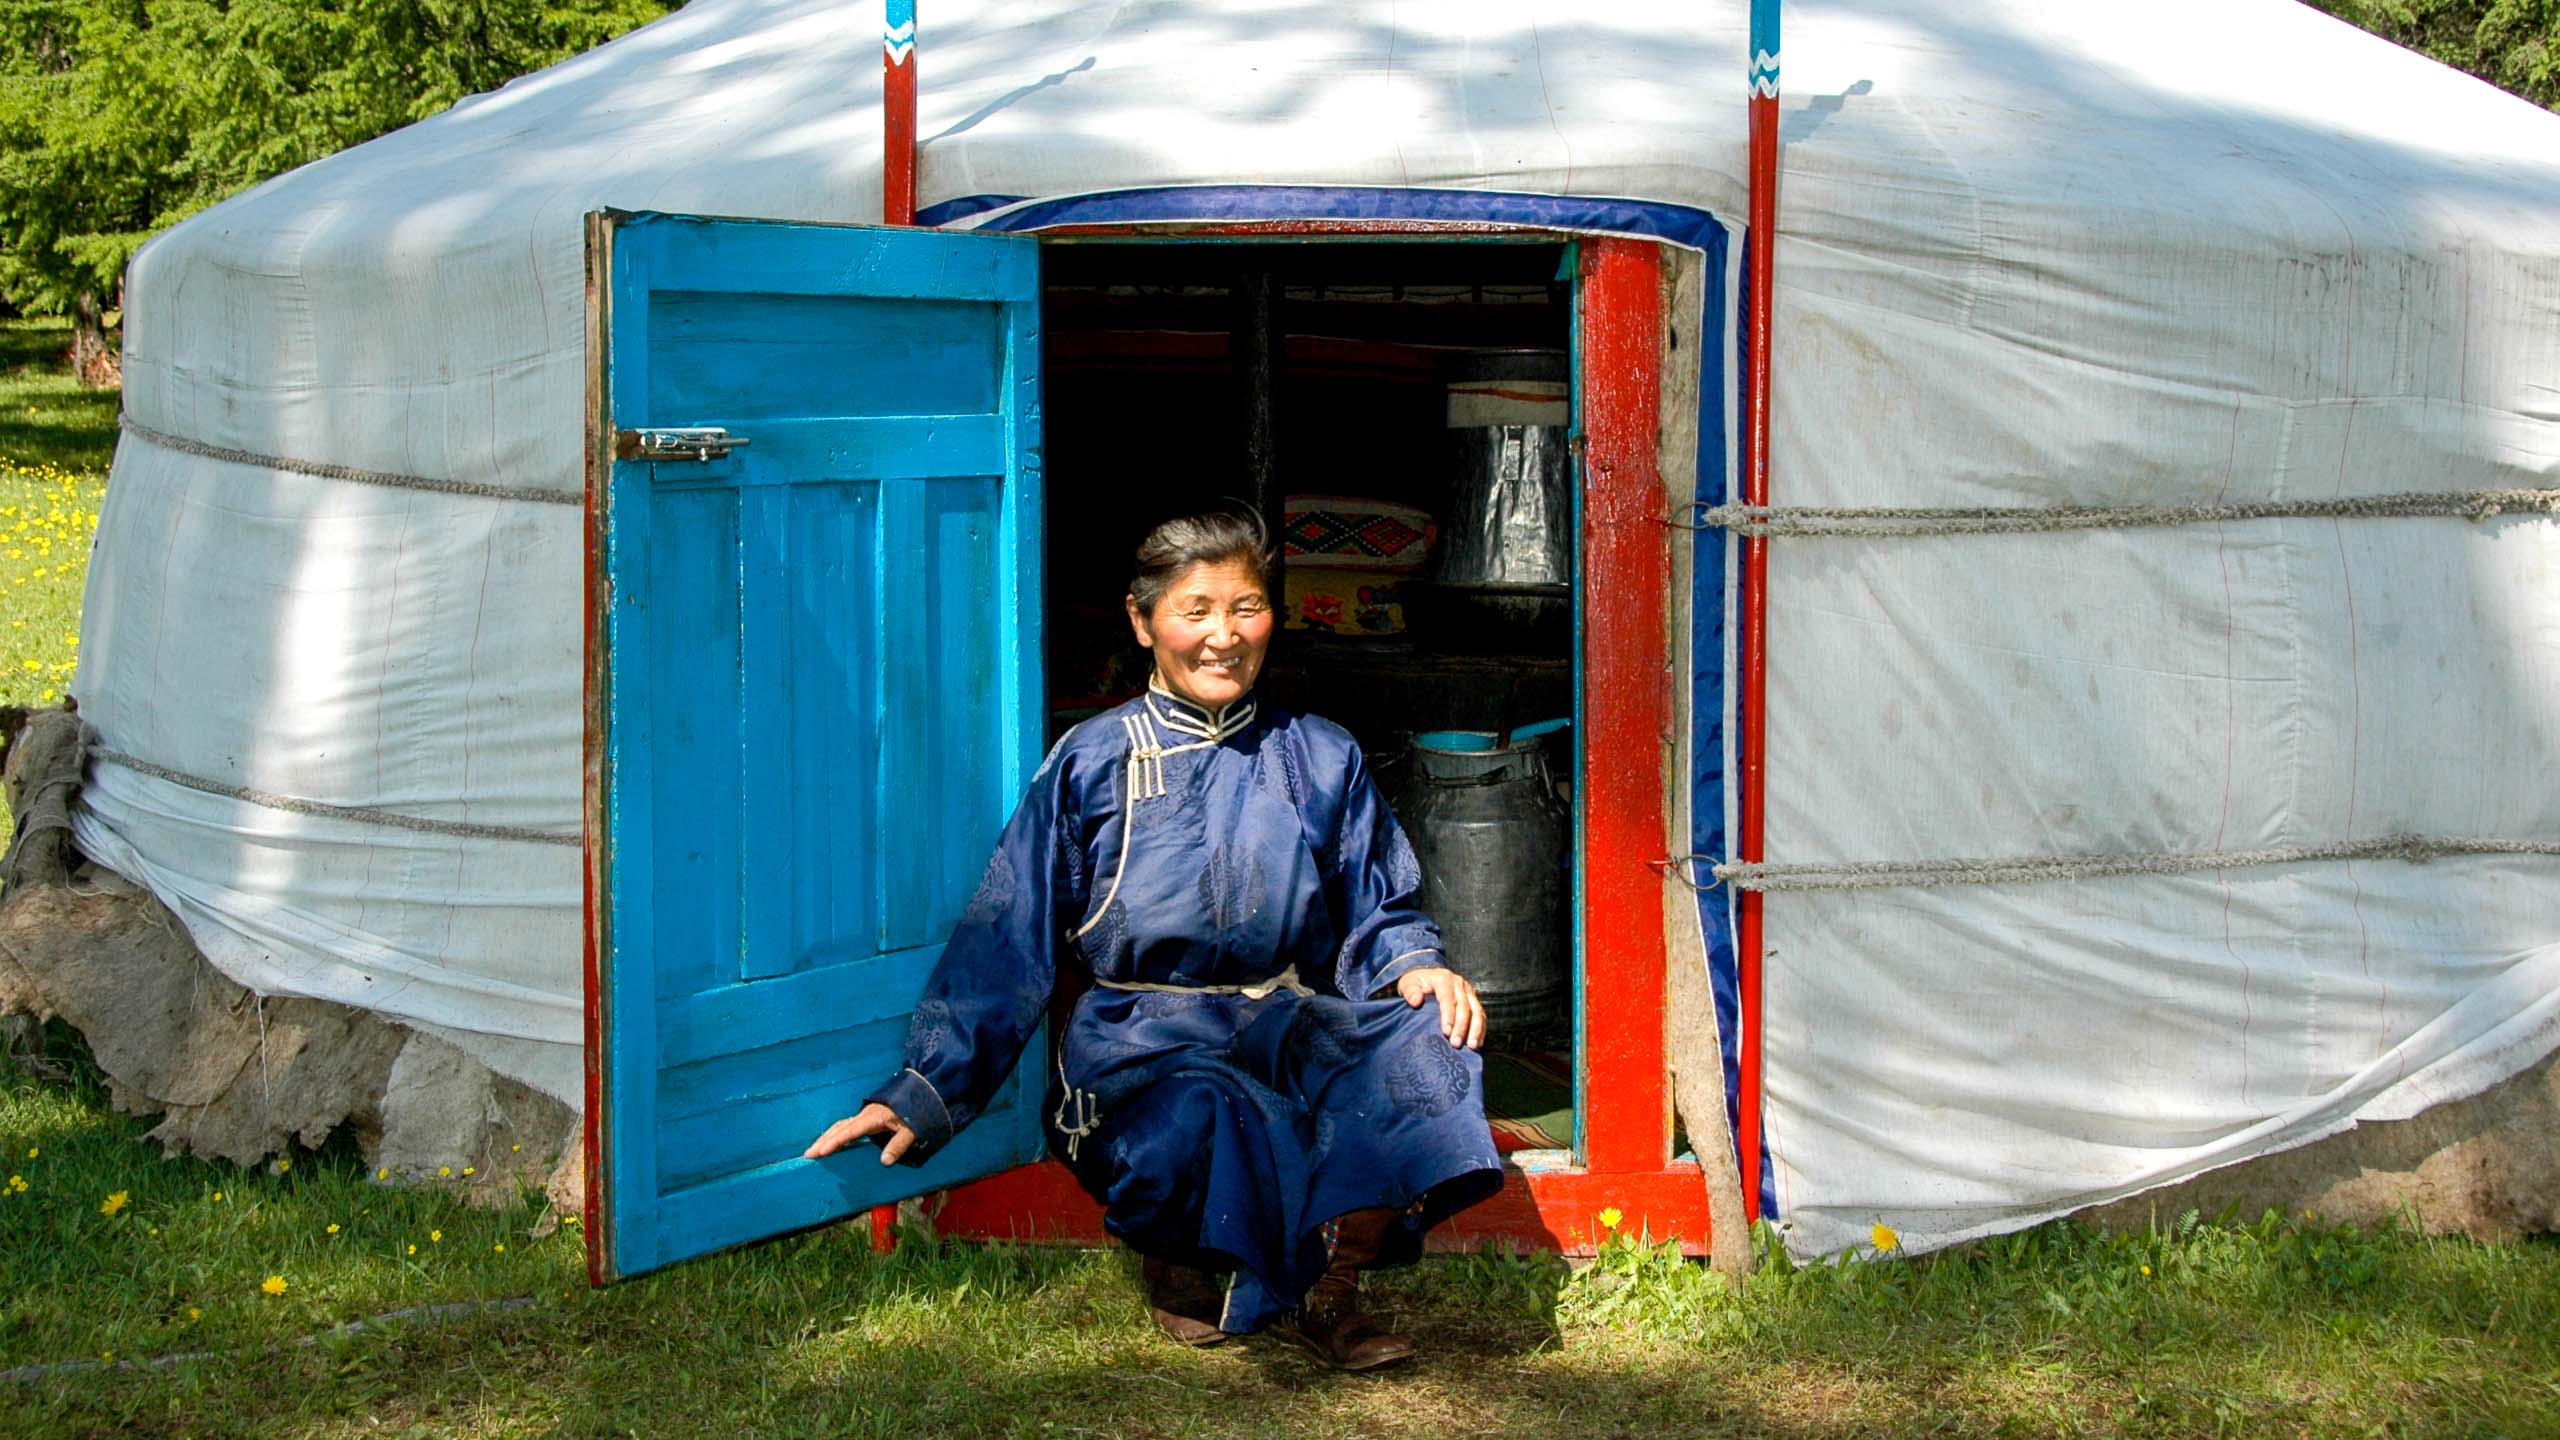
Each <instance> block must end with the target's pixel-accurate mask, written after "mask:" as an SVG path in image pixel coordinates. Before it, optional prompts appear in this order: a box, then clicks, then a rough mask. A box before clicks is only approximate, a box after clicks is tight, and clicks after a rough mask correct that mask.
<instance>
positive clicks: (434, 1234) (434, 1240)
mask: <svg viewBox="0 0 2560 1440" xmlns="http://www.w3.org/2000/svg"><path fill="white" fill-rule="evenodd" d="M427 1243H428V1244H430V1245H441V1244H443V1243H444V1232H443V1231H441V1230H430V1231H428V1232H427Z"/></svg>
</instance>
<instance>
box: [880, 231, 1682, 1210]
mask: <svg viewBox="0 0 2560 1440" xmlns="http://www.w3.org/2000/svg"><path fill="white" fill-rule="evenodd" d="M1041 233H1042V234H1043V235H1044V236H1060V235H1072V236H1093V237H1104V236H1114V235H1121V236H1137V235H1146V236H1150V237H1164V236H1167V235H1169V234H1178V235H1181V236H1197V237H1203V238H1209V237H1253V236H1263V237H1271V236H1288V237H1305V236H1317V235H1322V236H1354V235H1380V234H1388V235H1412V236H1426V235H1442V236H1447V235H1457V234H1473V235H1484V234H1488V233H1500V234H1509V235H1540V234H1544V233H1547V232H1536V231H1522V230H1518V229H1513V228H1509V227H1499V226H1487V225H1477V224H1455V225H1452V224H1446V223H1433V222H1428V221H1331V220H1328V221H1276V222H1270V223H1263V224H1230V225H1216V226H1185V227H1179V228H1174V227H1165V226H1157V225H1146V226H1136V225H1099V226H1076V227H1065V228H1061V229H1057V230H1049V231H1043V232H1041ZM1552 238H1554V239H1557V240H1564V241H1571V242H1572V243H1574V244H1575V245H1576V247H1577V254H1578V256H1579V263H1580V272H1579V278H1580V285H1579V287H1578V288H1579V294H1580V309H1579V314H1578V315H1577V317H1576V323H1577V324H1578V326H1579V327H1580V334H1579V336H1578V349H1579V353H1580V357H1581V376H1580V379H1581V422H1582V433H1583V478H1582V484H1583V490H1582V517H1583V524H1582V537H1581V538H1582V566H1583V570H1582V615H1583V621H1582V633H1583V644H1582V667H1583V669H1582V696H1583V700H1582V704H1583V716H1582V718H1583V744H1584V762H1583V789H1582V797H1581V799H1582V815H1583V852H1582V877H1583V878H1582V902H1583V947H1582V956H1583V959H1582V965H1581V969H1580V975H1579V977H1578V979H1579V982H1580V984H1581V986H1582V993H1581V996H1580V1001H1581V1005H1580V1011H1579V1013H1580V1016H1581V1029H1582V1033H1581V1047H1580V1050H1581V1053H1580V1065H1581V1081H1582V1094H1583V1136H1582V1143H1583V1153H1582V1154H1581V1155H1580V1156H1579V1157H1576V1156H1574V1155H1572V1154H1570V1153H1568V1152H1563V1151H1516V1152H1514V1153H1513V1154H1511V1155H1509V1156H1506V1157H1504V1158H1505V1164H1504V1167H1503V1186H1502V1191H1501V1193H1500V1194H1498V1195H1496V1196H1495V1197H1494V1198H1492V1199H1490V1200H1488V1201H1486V1202H1485V1203H1483V1204H1481V1205H1478V1206H1475V1207H1473V1208H1472V1209H1469V1210H1466V1211H1464V1212H1461V1213H1460V1214H1459V1215H1457V1216H1456V1217H1454V1218H1453V1219H1451V1220H1450V1221H1449V1223H1447V1224H1445V1225H1443V1226H1441V1227H1440V1228H1439V1229H1437V1230H1435V1231H1434V1232H1432V1235H1431V1248H1433V1249H1435V1250H1473V1249H1478V1248H1482V1247H1483V1246H1485V1245H1488V1244H1494V1245H1510V1246H1513V1247H1516V1248H1523V1249H1529V1250H1552V1251H1561V1252H1563V1253H1565V1254H1568V1255H1588V1254H1590V1253H1592V1252H1593V1251H1595V1250H1596V1249H1598V1247H1599V1245H1600V1242H1601V1241H1602V1240H1604V1239H1606V1238H1607V1236H1608V1234H1609V1233H1610V1227H1606V1226H1603V1225H1602V1224H1601V1221H1600V1215H1601V1212H1602V1211H1604V1210H1615V1211H1617V1212H1618V1216H1617V1220H1618V1223H1617V1226H1616V1227H1615V1228H1616V1229H1617V1230H1619V1231H1623V1232H1626V1233H1630V1234H1637V1235H1647V1236H1650V1237H1652V1238H1653V1239H1655V1240H1664V1239H1671V1240H1677V1241H1678V1242H1679V1243H1680V1247H1681V1249H1682V1250H1683V1251H1684V1252H1686V1253H1688V1254H1692V1255H1701V1254H1705V1253H1706V1248H1707V1194H1706V1185H1705V1182H1704V1179H1703V1177H1702V1176H1701V1175H1700V1173H1699V1170H1698V1166H1697V1165H1696V1163H1695V1162H1690V1161H1675V1160H1673V1159H1672V1158H1671V1092H1670V1085H1669V1083H1668V1070H1667V1067H1666V1063H1665V1062H1666V1060H1667V1056H1666V1053H1665V1048H1664V1039H1663V1036H1664V1026H1663V1006H1664V1002H1665V990H1664V981H1665V978H1666V975H1667V969H1666V966H1667V954H1666V938H1665V934H1664V928H1663V899H1662V877H1661V875H1660V873H1659V872H1658V871H1656V870H1655V869H1653V868H1652V865H1651V863H1650V862H1652V861H1655V860H1658V859H1659V858H1660V857H1661V856H1663V855H1664V854H1667V853H1671V851H1672V850H1677V849H1684V848H1685V845H1683V846H1672V847H1670V849H1666V848H1665V847H1666V845H1667V844H1668V839H1667V836H1668V830H1667V823H1668V821H1667V812H1666V809H1665V801H1664V796H1665V793H1666V789H1667V784H1668V783H1669V781H1668V772H1669V767H1670V764H1671V762H1672V757H1673V756H1676V755H1677V754H1678V737H1677V733H1676V730H1675V722H1676V711H1675V710H1674V708H1673V705H1672V685H1673V683H1674V676H1675V675H1676V674H1677V667H1676V666H1675V665H1674V664H1673V657H1672V655H1671V651H1670V643H1669V636H1670V634H1671V624H1670V614H1669V606H1670V602H1671V578H1672V569H1671V541H1672V530H1671V528H1670V527H1669V526H1668V525H1666V524H1664V523H1663V521H1664V517H1666V516H1668V515H1670V514H1671V513H1672V511H1673V509H1674V508H1675V507H1674V506H1673V504H1672V502H1671V501H1670V499H1669V498H1668V497H1666V496H1665V494H1664V492H1663V488H1662V477H1661V474H1660V471H1659V470H1658V468H1657V458H1658V457H1657V453H1656V444H1657V440H1658V438H1659V435H1660V429H1661V417H1662V370H1661V363H1662V353H1661V340H1662V335H1663V308H1664V305H1665V303H1666V296H1667V290H1666V287H1665V285H1664V275H1663V267H1662V257H1661V250H1660V247H1659V246H1658V245H1657V244H1656V243H1655V242H1653V241H1649V240H1635V239H1624V238H1619V237H1614V236H1601V237H1593V236H1580V235H1564V234H1555V235H1553V236H1552ZM1714 439H1715V437H1701V440H1702V443H1714ZM926 1203H927V1206H928V1208H929V1209H931V1210H932V1212H933V1214H934V1217H935V1225H936V1228H937V1229H938V1230H939V1231H940V1233H942V1234H945V1235H957V1236H966V1237H974V1238H983V1239H1008V1238H1010V1239H1022V1240H1035V1241H1050V1242H1061V1243H1071V1244H1096V1243H1100V1242H1101V1241H1102V1239H1103V1238H1104V1237H1103V1231H1102V1211H1101V1208H1100V1207H1099V1206H1097V1205H1096V1204H1094V1202H1093V1201H1092V1200H1091V1199H1090V1198H1089V1197H1088V1196H1086V1195H1085V1193H1084V1192H1083V1190H1082V1189H1080V1188H1079V1187H1078V1186H1077V1185H1076V1183H1075V1181H1074V1180H1073V1179H1072V1178H1070V1177H1069V1176H1068V1174H1067V1172H1066V1168H1065V1167H1064V1166H1062V1165H1059V1164H1057V1163H1056V1162H1055V1161H1042V1162H1040V1163H1038V1164H1034V1165H1027V1166H1023V1167H1021V1168H1019V1169H1016V1170H1009V1171H1006V1172H1005V1173H1003V1174H1000V1175H991V1176H988V1177H987V1178H985V1179H983V1180H976V1181H972V1182H970V1183H969V1184H966V1185H961V1186H956V1187H954V1188H952V1189H950V1190H947V1191H943V1192H941V1195H940V1197H939V1204H938V1208H936V1202H935V1199H934V1198H933V1197H928V1198H927V1202H926ZM874 1226H875V1235H876V1236H877V1235H885V1216H875V1218H874Z"/></svg>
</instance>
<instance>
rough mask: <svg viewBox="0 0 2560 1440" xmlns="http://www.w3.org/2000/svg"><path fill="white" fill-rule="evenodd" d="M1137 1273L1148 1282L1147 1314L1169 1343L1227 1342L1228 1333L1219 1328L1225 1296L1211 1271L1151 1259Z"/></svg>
mask: <svg viewBox="0 0 2560 1440" xmlns="http://www.w3.org/2000/svg"><path fill="white" fill-rule="evenodd" d="M1138 1273H1139V1274H1140V1275H1141V1276H1143V1277H1144V1278H1145V1280H1146V1284H1147V1310H1148V1313H1150V1314H1152V1315H1153V1316H1154V1317H1155V1322H1156V1328H1157V1329H1159V1330H1161V1331H1163V1332H1164V1333H1165V1337H1166V1338H1167V1339H1169V1340H1172V1341H1174V1342H1175V1343H1176V1344H1180V1345H1193V1346H1203V1345H1215V1344H1217V1343H1218V1342H1219V1341H1221V1340H1224V1339H1226V1338H1227V1332H1226V1331H1224V1330H1221V1329H1219V1328H1218V1317H1219V1316H1220V1315H1222V1314H1223V1313H1225V1311H1226V1308H1227V1296H1226V1292H1225V1291H1224V1290H1221V1289H1220V1288H1218V1282H1217V1281H1216V1280H1214V1279H1212V1278H1210V1275H1209V1272H1208V1271H1206V1270H1195V1269H1193V1268H1191V1267H1190V1266H1188V1265H1175V1264H1172V1263H1171V1262H1169V1261H1164V1260H1158V1259H1156V1258H1155V1257H1154V1256H1152V1255H1150V1256H1146V1257H1143V1258H1142V1259H1141V1260H1140V1262H1139V1265H1138Z"/></svg>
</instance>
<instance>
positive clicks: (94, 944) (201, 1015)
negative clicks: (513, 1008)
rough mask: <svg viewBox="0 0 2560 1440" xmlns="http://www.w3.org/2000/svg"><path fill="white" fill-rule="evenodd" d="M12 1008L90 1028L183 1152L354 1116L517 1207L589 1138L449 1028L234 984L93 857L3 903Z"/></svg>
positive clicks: (400, 1172)
mask: <svg viewBox="0 0 2560 1440" xmlns="http://www.w3.org/2000/svg"><path fill="white" fill-rule="evenodd" d="M0 1014H17V1015H26V1016H32V1017H35V1018H37V1019H53V1018H56V1017H59V1018H60V1019H62V1020H64V1021H66V1022H68V1023H69V1024H70V1025H71V1026H72V1027H73V1028H74V1029H76V1030H78V1031H79V1032H80V1033H81V1035H82V1036H83V1037H84V1038H85V1039H86V1040H87V1041H88V1043H89V1049H90V1053H91V1054H92V1055H93V1056H94V1057H95V1058H96V1060H97V1063H98V1068H99V1069H100V1070H102V1071H104V1072H105V1073H106V1076H107V1080H108V1087H109V1094H110V1096H111V1098H112V1099H113V1100H114V1102H115V1105H116V1107H117V1108H118V1109H120V1110H123V1111H126V1112H127V1113H130V1114H137V1115H157V1116H159V1117H160V1123H159V1125H158V1126H157V1127H155V1128H154V1129H153V1130H152V1131H151V1132H150V1134H149V1135H148V1136H147V1137H146V1138H148V1139H150V1140H154V1141H157V1142H158V1143H159V1144H160V1146H161V1148H162V1150H163V1152H164V1153H167V1154H178V1153H187V1154H193V1155H199V1156H203V1157H206V1158H209V1159H221V1160H228V1161H231V1162H233V1163H234V1164H239V1165H256V1164H259V1163H261V1162H263V1161H265V1160H266V1159H267V1158H268V1157H270V1156H274V1155H278V1154H281V1153H283V1152H285V1151H286V1150H287V1149H288V1148H289V1147H291V1146H293V1145H297V1144H299V1145H303V1146H318V1145H319V1144H321V1143H322V1142H323V1141H325V1140H327V1139H328V1137H329V1136H330V1135H331V1133H332V1132H334V1131H336V1130H338V1129H339V1128H340V1127H342V1126H352V1127H354V1131H355V1134H356V1136H357V1139H358V1142H359V1143H360V1145H361V1146H362V1148H363V1151H364V1154H365V1156H366V1158H367V1163H369V1164H371V1165H373V1166H375V1167H376V1168H377V1169H388V1170H389V1171H391V1173H392V1174H393V1175H395V1176H398V1177H400V1178H403V1179H412V1180H434V1181H438V1182H439V1183H454V1184H456V1185H457V1188H458V1189H459V1191H460V1193H462V1194H463V1195H464V1196H465V1198H467V1199H471V1200H476V1201H485V1202H487V1203H490V1204H513V1203H515V1201H516V1197H517V1189H518V1182H522V1183H524V1184H529V1185H534V1186H541V1187H546V1188H558V1187H553V1186H552V1185H551V1182H552V1181H553V1180H554V1178H555V1172H556V1171H560V1170H561V1169H562V1168H563V1166H564V1162H565V1161H567V1160H568V1159H569V1158H570V1157H571V1156H572V1155H573V1152H575V1151H576V1150H577V1148H578V1139H579V1136H578V1117H577V1115H576V1114H575V1113H574V1112H572V1111H571V1110H570V1109H569V1108H568V1107H567V1106H565V1105H562V1104H561V1103H560V1102H559V1101H557V1100H554V1099H552V1098H551V1097H549V1096H547V1095H543V1094H541V1093H539V1092H537V1091H534V1090H532V1089H530V1088H528V1087H526V1086H524V1085H522V1084H519V1083H517V1082H515V1081H513V1080H508V1079H505V1078H503V1077H501V1076H498V1075H495V1074H493V1073H491V1072H490V1071H489V1069H488V1068H487V1067H486V1066H483V1065H482V1064H480V1062H478V1061H477V1060H474V1059H472V1058H471V1057H470V1056H469V1055H467V1054H465V1053H464V1052H462V1051H461V1050H459V1049H457V1048H455V1047H454V1046H453V1045H451V1044H449V1043H447V1042H446V1041H444V1040H441V1039H439V1038H437V1037H435V1036H433V1035H428V1034H424V1033H421V1032H419V1031H416V1030H412V1029H411V1028H410V1027H408V1026H406V1025H402V1024H399V1023H398V1022H395V1021H390V1020H385V1019H383V1018H382V1017H380V1016H378V1015H375V1014H372V1013H370V1012H368V1011H363V1010H357V1009H354V1008H352V1007H349V1006H345V1005H339V1004H335V1003H333V1002H330V1001H325V1000H310V999H303V998H299V997H262V996H259V995H255V994H252V993H251V992H250V991H248V990H247V989H245V988H244V987H242V986H240V985H237V984H235V983H233V982H232V981H231V980H230V979H229V978H228V977H226V976H224V975H223V974H222V973H221V972H220V971H218V970H216V969H215V968H214V967H213V966H212V964H210V963H209V962H208V961H206V960H205V958H204V957H203V955H202V954H200V953H199V952H198V951H197V949H196V947H195V944H194V942H193V941H192V940H191V939H190V938H189V937H188V935H187V932H186V927H185V926H183V925H181V924H180V923H179V922H178V919H177V917H176V916H175V915H173V914H171V913H170V911H169V910H168V908H167V907H166V906H164V905H162V904H161V903H160V901H159V899H158V898H157V897H155V896H153V895H152V894H151V893H150V892H148V891H147V890H143V889H141V888H139V887H137V886H134V885H132V884H130V883H128V882H126V881H125V880H123V879H122V878H121V877H119V876H116V875H114V874H113V873H112V872H108V871H105V870H101V869H99V868H97V867H95V866H90V867H86V868H84V869H82V870H81V871H80V872H79V873H78V874H77V875H75V876H73V877H72V883H71V884H70V885H68V886H28V887H24V888H21V889H19V890H17V891H15V892H13V893H12V894H11V895H10V896H9V897H8V899H7V900H6V902H4V903H0ZM569 1168H571V1169H573V1170H574V1166H571V1167H569ZM465 1170H468V1171H470V1174H469V1175H468V1176H467V1177H466V1176H465V1175H464V1171H465ZM448 1172H449V1173H448ZM572 1183H574V1182H572Z"/></svg>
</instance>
